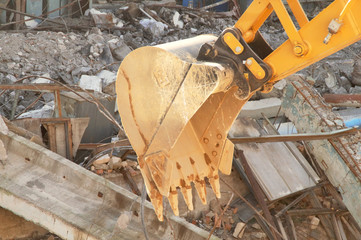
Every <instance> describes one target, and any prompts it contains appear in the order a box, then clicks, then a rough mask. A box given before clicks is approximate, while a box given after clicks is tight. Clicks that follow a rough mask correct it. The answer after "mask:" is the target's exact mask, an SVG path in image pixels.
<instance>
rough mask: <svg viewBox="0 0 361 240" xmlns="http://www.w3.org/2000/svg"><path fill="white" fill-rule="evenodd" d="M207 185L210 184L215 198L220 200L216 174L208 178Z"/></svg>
mask: <svg viewBox="0 0 361 240" xmlns="http://www.w3.org/2000/svg"><path fill="white" fill-rule="evenodd" d="M208 180H209V183H210V184H211V187H212V189H213V192H214V193H215V194H216V197H217V198H221V190H220V185H219V176H218V174H217V173H216V174H215V175H213V176H212V177H210V178H208Z"/></svg>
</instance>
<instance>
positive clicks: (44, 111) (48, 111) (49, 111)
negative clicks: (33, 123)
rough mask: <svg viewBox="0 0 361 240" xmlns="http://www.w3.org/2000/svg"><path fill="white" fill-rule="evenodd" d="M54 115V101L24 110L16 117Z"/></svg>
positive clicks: (49, 116)
mask: <svg viewBox="0 0 361 240" xmlns="http://www.w3.org/2000/svg"><path fill="white" fill-rule="evenodd" d="M53 115H54V102H53V101H51V102H49V103H47V104H45V105H44V106H43V107H42V108H40V109H36V110H32V111H28V112H25V113H23V114H21V115H20V116H19V117H18V119H22V118H51V117H53Z"/></svg>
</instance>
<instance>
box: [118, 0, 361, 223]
mask: <svg viewBox="0 0 361 240" xmlns="http://www.w3.org/2000/svg"><path fill="white" fill-rule="evenodd" d="M287 2H288V5H289V7H290V9H291V10H292V12H293V15H294V16H295V19H296V21H297V23H298V26H299V27H298V28H297V27H296V26H295V24H294V23H293V21H292V18H291V17H290V15H289V14H288V11H287V9H286V8H285V6H284V4H283V2H282V0H254V1H253V3H252V4H251V5H250V6H249V8H248V9H247V10H246V12H245V13H244V14H243V15H242V17H241V18H240V19H239V20H238V21H237V22H236V24H235V25H234V27H233V28H228V29H225V30H224V32H223V33H222V34H221V35H220V36H219V37H218V38H217V37H215V36H211V35H202V36H198V37H195V38H191V39H186V40H181V41H177V42H172V43H167V44H162V45H157V46H153V47H142V48H139V49H136V50H134V51H133V52H131V53H130V54H129V55H128V56H127V57H126V58H125V59H124V60H123V62H122V64H121V66H120V68H119V71H118V75H117V81H116V91H117V103H118V109H119V113H120V116H121V120H122V124H123V126H124V129H125V132H126V134H127V136H128V138H129V141H130V143H131V144H132V147H133V148H134V150H135V152H136V153H137V156H138V162H139V165H140V169H141V173H142V175H143V177H144V182H145V185H146V188H147V192H148V195H149V197H150V200H151V202H152V204H153V206H154V208H155V211H156V214H157V216H158V218H159V220H163V198H164V197H166V198H168V201H169V203H170V205H171V207H172V209H173V212H174V213H175V214H176V215H178V214H179V211H178V192H179V191H180V192H181V194H182V195H183V197H184V200H185V202H186V204H187V206H188V208H189V209H190V210H192V209H193V204H192V202H193V201H192V197H193V196H192V183H193V185H194V187H195V189H196V190H197V192H198V195H199V197H200V199H201V200H202V202H203V203H204V204H206V181H205V179H208V181H209V183H210V185H211V187H212V189H213V191H214V192H215V194H216V196H217V197H218V198H219V197H220V195H221V194H220V184H219V175H218V171H219V170H220V171H221V172H222V173H225V174H230V171H231V167H232V159H233V148H234V146H233V143H232V142H230V141H229V140H228V139H227V134H228V131H229V129H230V127H231V125H232V123H233V121H234V120H235V118H236V117H237V115H238V113H239V111H240V110H241V108H242V107H243V105H244V104H245V103H246V102H247V101H248V99H249V98H250V97H251V96H252V95H253V94H254V93H255V92H256V91H265V92H268V91H270V90H271V89H272V86H273V84H274V83H275V82H276V81H278V80H280V79H282V78H285V77H286V76H288V75H290V74H292V73H294V72H296V71H298V70H301V69H303V68H305V67H306V66H308V65H310V64H312V63H314V62H317V61H319V60H320V59H322V58H324V57H326V56H329V55H330V54H332V53H334V52H336V51H338V50H340V49H342V48H344V47H346V46H348V45H350V44H352V43H354V42H356V41H358V40H359V39H360V38H361V14H360V13H361V1H360V0H349V1H347V0H335V1H334V2H333V3H331V4H330V5H329V6H328V7H327V8H325V9H324V10H323V11H322V12H320V13H319V14H318V15H317V16H316V17H315V18H314V19H312V20H311V21H309V20H308V18H307V16H306V15H305V13H304V11H303V9H302V7H301V5H300V3H299V2H298V1H297V0H287ZM273 11H274V12H275V13H276V14H277V16H278V18H279V20H280V22H281V24H282V26H283V27H284V29H285V31H286V33H287V35H288V37H289V39H288V40H287V41H286V42H284V43H283V44H282V45H281V46H280V47H278V48H277V49H275V50H272V49H271V48H270V47H269V45H268V44H267V42H266V41H265V40H264V39H263V38H262V36H261V34H260V33H259V31H258V30H259V28H260V27H261V26H262V24H263V23H264V21H265V20H266V19H267V18H268V17H269V15H270V14H271V13H272V12H273Z"/></svg>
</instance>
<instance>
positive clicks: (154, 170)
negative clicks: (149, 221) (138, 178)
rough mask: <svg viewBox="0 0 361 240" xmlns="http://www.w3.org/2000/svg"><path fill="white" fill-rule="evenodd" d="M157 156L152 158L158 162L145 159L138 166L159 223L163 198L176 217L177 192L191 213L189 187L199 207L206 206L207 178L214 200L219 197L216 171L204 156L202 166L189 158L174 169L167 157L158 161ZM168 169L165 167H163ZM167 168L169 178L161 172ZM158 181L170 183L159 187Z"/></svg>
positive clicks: (177, 209) (165, 173)
mask: <svg viewBox="0 0 361 240" xmlns="http://www.w3.org/2000/svg"><path fill="white" fill-rule="evenodd" d="M159 156H160V155H159V154H158V155H154V156H153V157H156V158H158V159H155V160H154V159H152V158H148V159H147V160H146V161H145V162H144V161H141V162H142V163H144V164H142V165H141V171H142V174H143V176H144V177H145V178H144V179H145V182H146V187H147V191H148V194H149V198H150V200H151V202H152V204H153V206H154V209H155V212H156V215H157V217H158V219H159V220H160V221H162V220H163V197H167V198H168V201H169V204H170V206H171V208H172V210H173V213H174V214H175V215H176V216H179V208H178V203H179V199H178V197H179V194H178V192H180V193H181V195H182V196H183V199H184V201H185V203H186V205H187V207H188V209H189V210H190V211H192V210H193V209H194V206H193V194H192V190H193V189H192V185H194V187H195V190H196V191H197V193H198V196H199V198H200V200H201V202H202V204H207V191H206V180H205V178H208V182H209V184H210V185H211V188H212V190H213V192H214V193H215V195H216V197H217V198H220V197H221V192H220V183H219V175H218V168H217V169H215V168H214V167H213V165H214V164H213V163H211V161H212V160H211V158H210V157H209V156H208V155H207V154H204V155H203V159H204V160H203V161H204V162H196V161H194V160H193V158H191V157H190V158H188V160H186V159H184V160H183V159H182V160H179V161H177V162H175V164H174V166H173V167H172V166H170V164H171V162H169V161H168V159H167V158H166V157H165V158H163V159H159ZM159 160H164V161H165V162H163V163H162V162H161V161H159ZM167 161H168V162H167ZM202 164H203V165H202ZM167 165H168V167H166V166H167ZM167 168H168V169H171V170H172V169H173V172H172V174H170V173H169V172H168V173H167V172H165V171H164V170H165V169H167ZM161 179H162V180H165V179H170V180H169V182H168V183H166V184H162V183H161V182H162V181H161ZM192 182H193V184H192ZM167 184H169V187H164V186H166V185H167ZM161 186H162V187H161ZM178 189H179V190H180V191H178Z"/></svg>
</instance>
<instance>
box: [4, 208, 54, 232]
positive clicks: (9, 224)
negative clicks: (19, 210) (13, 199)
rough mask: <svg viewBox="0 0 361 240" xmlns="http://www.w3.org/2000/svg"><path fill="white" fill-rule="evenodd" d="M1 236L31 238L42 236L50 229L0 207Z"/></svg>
mask: <svg viewBox="0 0 361 240" xmlns="http://www.w3.org/2000/svg"><path fill="white" fill-rule="evenodd" d="M0 223H1V224H0V238H1V239H24V238H26V239H31V238H34V237H35V236H36V237H42V236H44V235H45V234H47V233H48V231H47V230H46V229H44V228H42V227H40V226H38V225H36V224H34V223H32V222H29V221H26V220H25V219H23V218H21V217H19V216H16V215H15V214H14V213H12V212H10V211H8V210H6V209H4V208H1V207H0Z"/></svg>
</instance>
